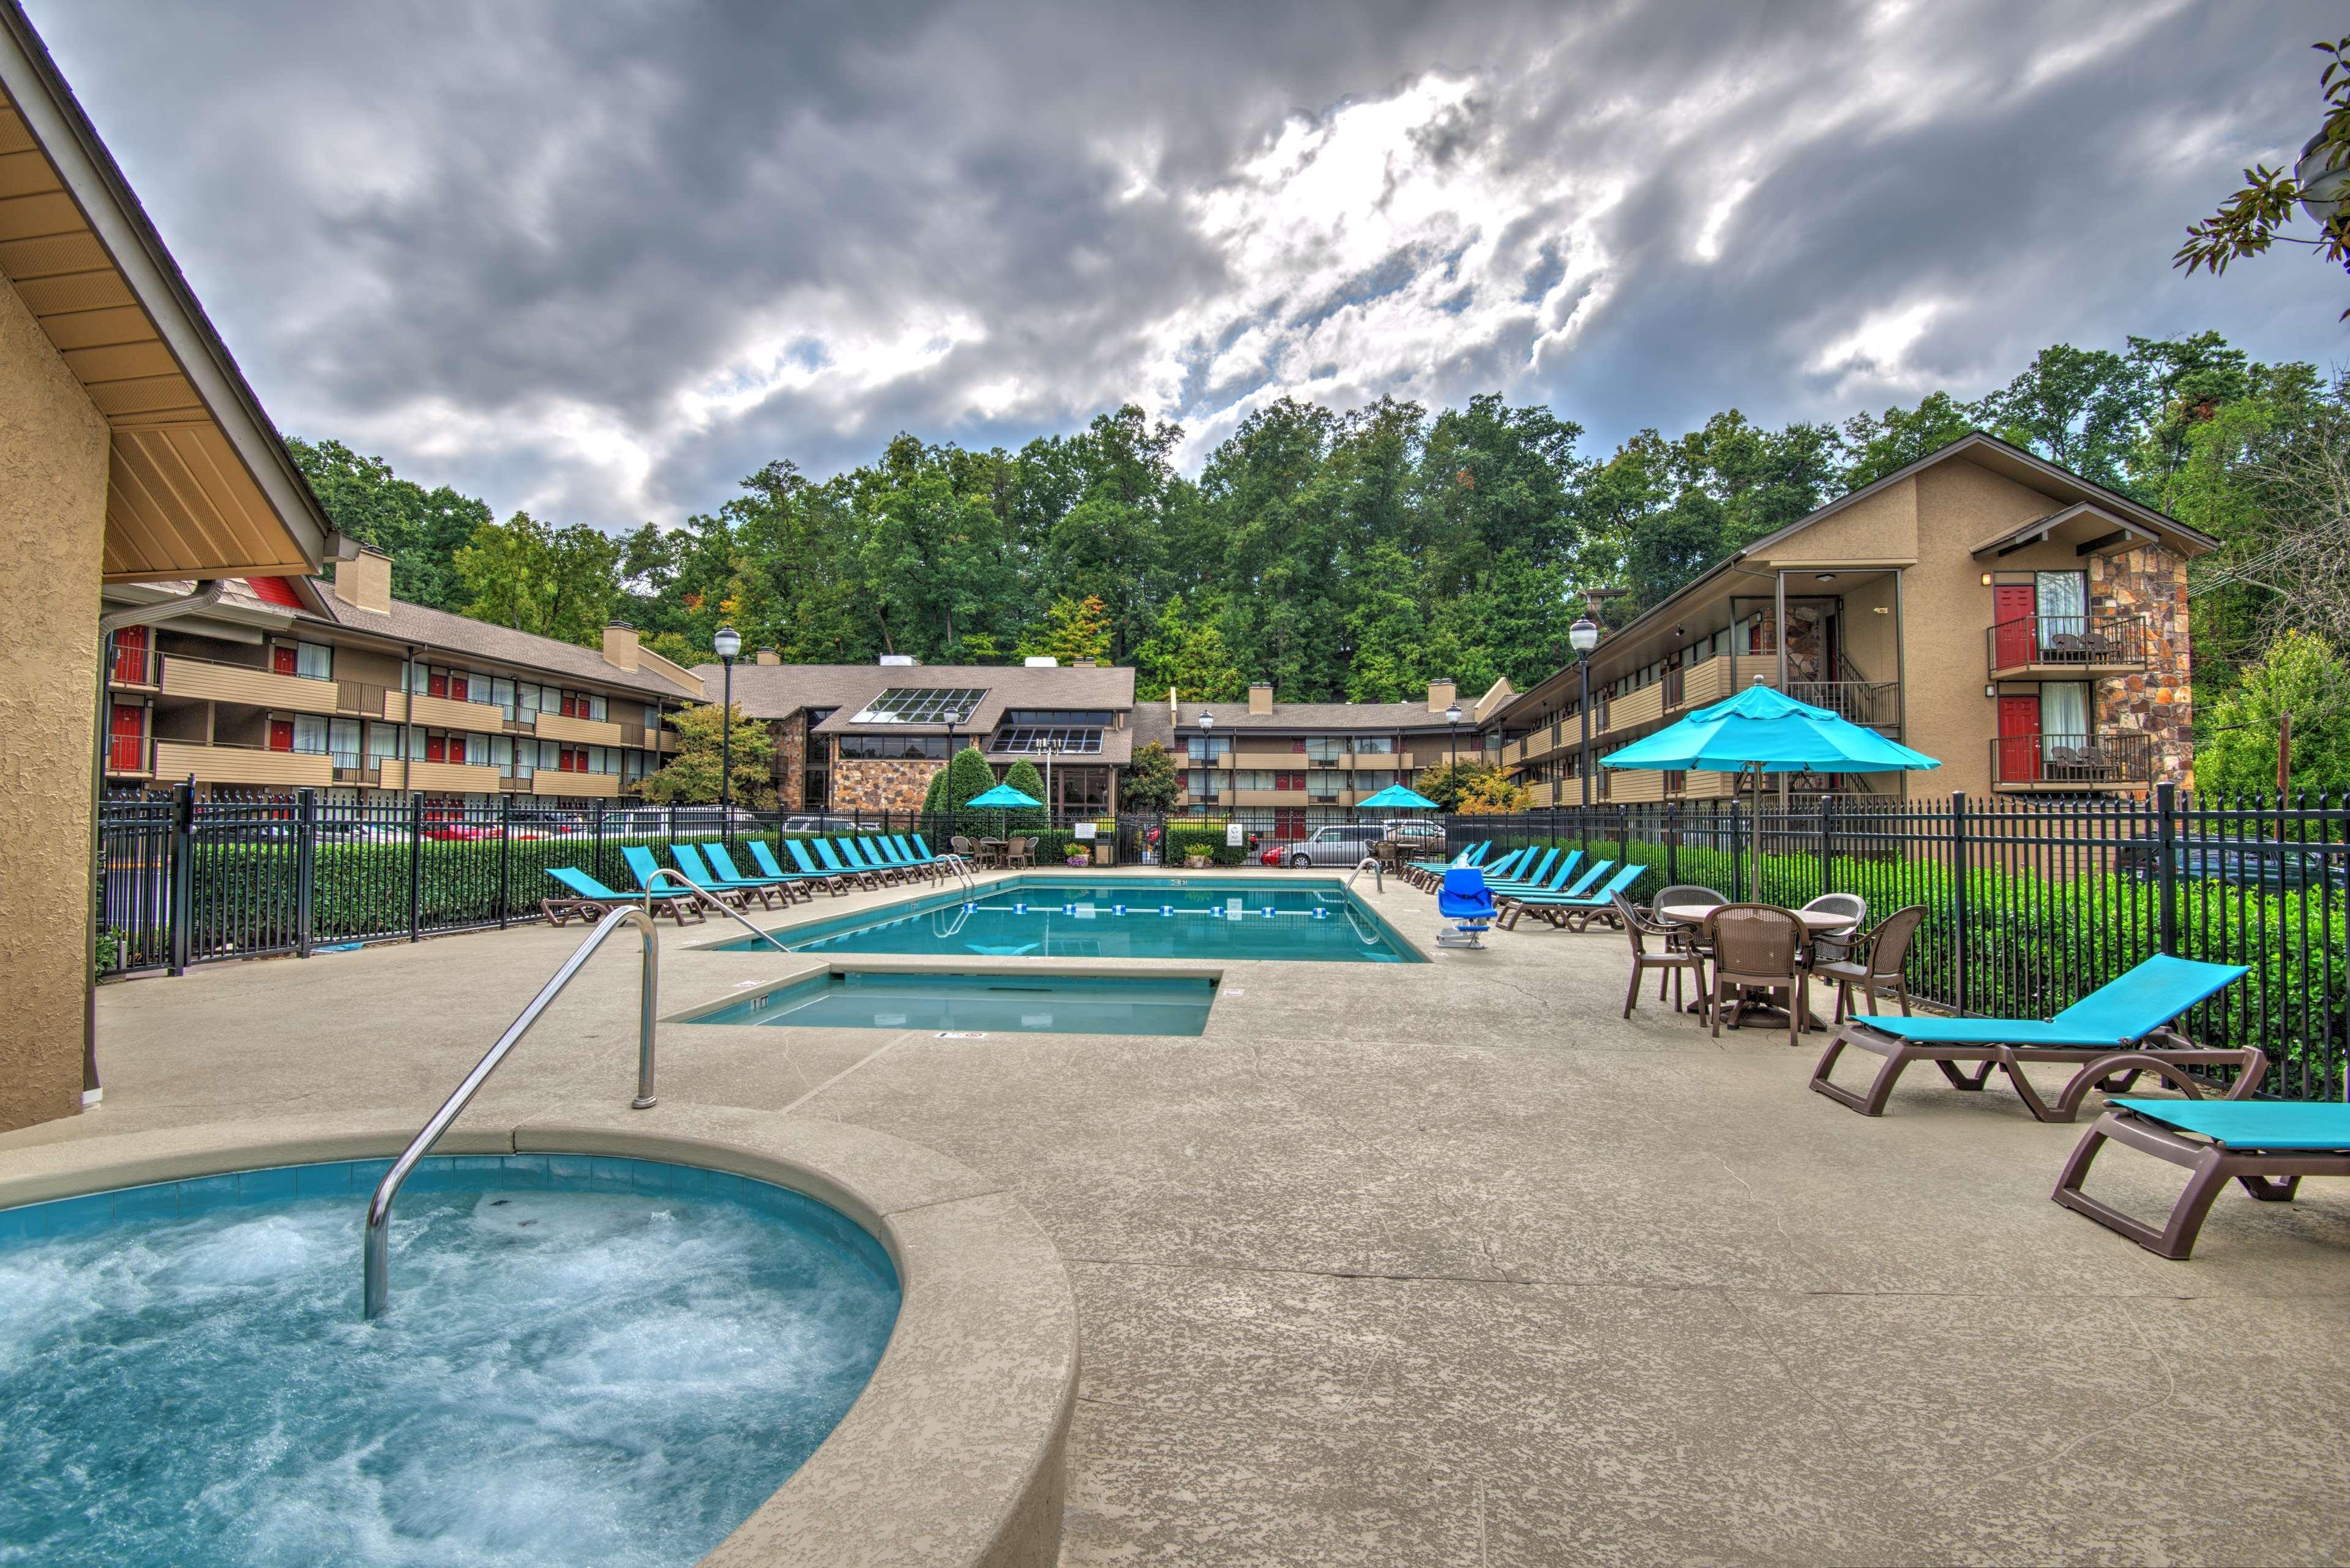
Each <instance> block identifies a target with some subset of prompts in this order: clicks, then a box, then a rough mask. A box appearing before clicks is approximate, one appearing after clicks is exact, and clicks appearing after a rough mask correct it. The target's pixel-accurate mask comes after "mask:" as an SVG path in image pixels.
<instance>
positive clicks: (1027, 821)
mask: <svg viewBox="0 0 2350 1568" xmlns="http://www.w3.org/2000/svg"><path fill="white" fill-rule="evenodd" d="M1003 782H1004V783H1005V784H1010V785H1011V786H1012V787H1013V788H1014V789H1016V790H1018V791H1019V792H1020V793H1021V794H1024V795H1026V796H1027V797H1028V798H1029V799H1031V800H1041V801H1045V804H1046V805H1050V804H1051V801H1050V800H1049V799H1048V798H1047V796H1046V795H1045V775H1044V774H1040V773H1038V772H1037V771H1036V764H1035V763H1032V762H1030V761H1029V760H1028V759H1027V758H1025V757H1022V758H1021V759H1020V760H1019V761H1018V762H1015V763H1013V764H1012V765H1011V766H1010V767H1008V768H1006V769H1004V770H1003ZM1010 826H1014V827H1018V828H1035V827H1050V826H1052V822H1051V819H1050V818H1049V816H1048V815H1046V813H1045V809H1044V807H1042V806H1038V807H1035V808H1033V809H1032V808H1029V807H1022V808H1021V809H1019V810H1017V811H1014V813H1013V814H1012V816H1011V821H1010Z"/></svg>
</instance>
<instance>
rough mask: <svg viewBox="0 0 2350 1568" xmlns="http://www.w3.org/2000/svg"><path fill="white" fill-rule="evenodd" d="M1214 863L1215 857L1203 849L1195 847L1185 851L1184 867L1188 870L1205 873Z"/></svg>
mask: <svg viewBox="0 0 2350 1568" xmlns="http://www.w3.org/2000/svg"><path fill="white" fill-rule="evenodd" d="M1214 863H1215V862H1214V857H1211V855H1209V853H1208V852H1207V850H1205V849H1203V848H1200V847H1198V846H1194V847H1192V848H1190V849H1186V850H1185V851H1183V867H1184V869H1186V870H1189V871H1205V870H1206V869H1207V868H1208V867H1210V866H1211V865H1213V864H1214Z"/></svg>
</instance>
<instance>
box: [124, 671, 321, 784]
mask: <svg viewBox="0 0 2350 1568" xmlns="http://www.w3.org/2000/svg"><path fill="white" fill-rule="evenodd" d="M170 662H171V663H175V664H176V663H177V662H179V661H178V660H176V659H173V660H171V661H170ZM314 684H317V685H324V686H328V687H330V688H331V687H332V686H333V684H334V683H333V682H332V681H318V682H314ZM154 758H155V777H157V778H158V779H161V780H165V781H168V782H171V783H177V782H179V781H180V780H182V779H185V778H191V777H192V778H193V779H194V780H195V781H196V782H197V783H198V784H248V785H255V786H258V787H261V788H264V789H304V788H310V789H325V788H326V787H327V786H328V785H329V784H333V783H334V782H335V762H334V759H333V758H332V757H329V756H328V754H327V753H324V752H273V751H270V750H268V749H266V748H265V747H261V746H205V745H198V744H196V743H194V742H189V741H162V740H159V741H157V742H155V745H154Z"/></svg>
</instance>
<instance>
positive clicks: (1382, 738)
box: [1355, 735, 1395, 757]
mask: <svg viewBox="0 0 2350 1568" xmlns="http://www.w3.org/2000/svg"><path fill="white" fill-rule="evenodd" d="M1355 754H1356V755H1357V756H1358V757H1391V756H1394V755H1395V737H1394V736H1393V735H1357V736H1356V737H1355Z"/></svg>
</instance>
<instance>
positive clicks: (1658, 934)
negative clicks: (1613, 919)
mask: <svg viewBox="0 0 2350 1568" xmlns="http://www.w3.org/2000/svg"><path fill="white" fill-rule="evenodd" d="M1608 897H1609V898H1612V899H1613V900H1615V904H1616V913H1617V915H1618V916H1619V917H1620V918H1621V919H1623V922H1624V932H1625V934H1626V935H1627V936H1628V937H1629V938H1631V940H1632V983H1631V984H1630V985H1628V986H1627V987H1625V990H1624V1016H1625V1017H1627V1018H1629V1017H1631V1016H1632V1006H1633V1004H1634V1003H1635V1002H1638V1001H1639V1000H1640V977H1641V976H1642V975H1644V974H1646V973H1648V971H1650V970H1652V969H1653V970H1658V971H1671V975H1672V983H1673V1011H1674V1012H1679V1011H1680V1009H1681V975H1682V974H1683V973H1684V972H1686V973H1688V974H1689V975H1690V976H1691V977H1692V978H1693V979H1694V980H1695V981H1696V984H1697V992H1698V995H1699V996H1700V997H1703V996H1704V994H1705V959H1704V958H1703V956H1701V955H1700V954H1699V953H1697V952H1694V951H1692V950H1690V949H1688V948H1685V947H1675V946H1674V945H1673V940H1674V938H1675V937H1676V936H1677V935H1678V934H1679V931H1680V928H1679V926H1675V925H1671V924H1659V922H1657V921H1655V920H1651V919H1648V917H1647V916H1645V915H1643V914H1641V913H1640V911H1639V910H1638V909H1635V908H1633V906H1632V901H1631V900H1630V899H1629V898H1626V897H1624V895H1623V894H1621V893H1611V894H1609V895H1608ZM1652 939H1653V940H1655V941H1656V943H1657V950H1656V951H1654V952H1651V951H1649V950H1648V943H1649V941H1650V940H1652ZM1664 999H1665V975H1664V974H1663V973H1661V972H1660V973H1659V975H1658V976H1657V1000H1658V1001H1659V1002H1662V1001H1664Z"/></svg>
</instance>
